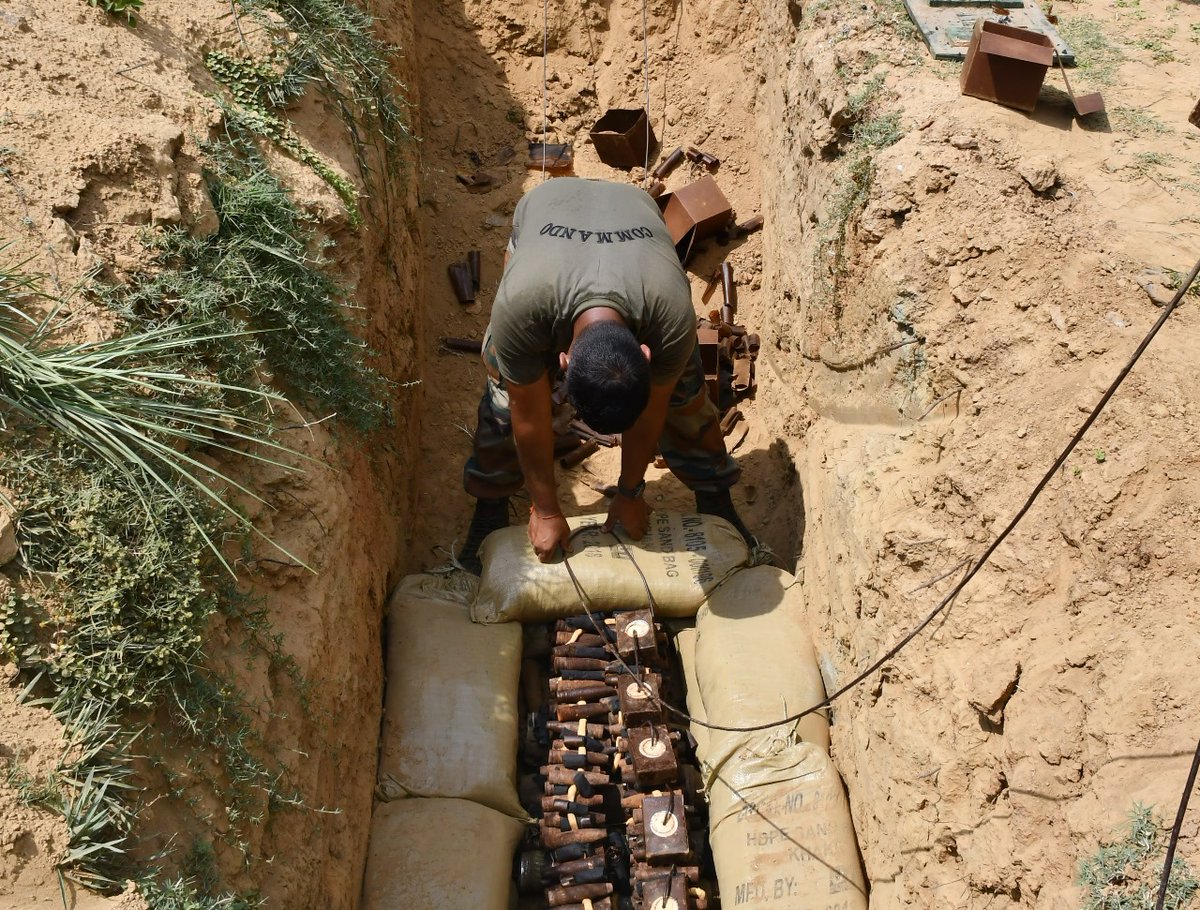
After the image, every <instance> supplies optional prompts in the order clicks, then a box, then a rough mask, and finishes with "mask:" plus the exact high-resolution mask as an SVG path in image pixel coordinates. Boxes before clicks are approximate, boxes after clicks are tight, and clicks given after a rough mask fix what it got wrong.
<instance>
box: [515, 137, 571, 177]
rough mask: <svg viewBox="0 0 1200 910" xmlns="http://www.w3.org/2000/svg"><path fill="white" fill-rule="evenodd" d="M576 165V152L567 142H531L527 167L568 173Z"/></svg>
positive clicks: (556, 172)
mask: <svg viewBox="0 0 1200 910" xmlns="http://www.w3.org/2000/svg"><path fill="white" fill-rule="evenodd" d="M574 166H575V154H574V152H573V151H572V150H571V146H570V145H568V144H567V143H565V142H531V143H529V159H528V160H527V161H526V162H525V167H526V168H528V169H529V170H531V171H541V170H544V171H547V172H548V173H551V174H555V175H562V174H568V173H570V171H571V168H572V167H574Z"/></svg>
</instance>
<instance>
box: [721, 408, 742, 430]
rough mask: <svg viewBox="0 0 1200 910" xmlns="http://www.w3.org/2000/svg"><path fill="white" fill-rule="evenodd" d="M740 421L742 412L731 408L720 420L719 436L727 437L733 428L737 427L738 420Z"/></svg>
mask: <svg viewBox="0 0 1200 910" xmlns="http://www.w3.org/2000/svg"><path fill="white" fill-rule="evenodd" d="M741 419H742V412H741V411H739V410H738V409H737V408H733V409H731V410H730V411H729V413H728V414H726V415H725V416H724V417H722V418H721V435H722V436H728V435H729V434H730V433H732V432H733V428H734V427H735V426H737V423H738V421H739V420H741Z"/></svg>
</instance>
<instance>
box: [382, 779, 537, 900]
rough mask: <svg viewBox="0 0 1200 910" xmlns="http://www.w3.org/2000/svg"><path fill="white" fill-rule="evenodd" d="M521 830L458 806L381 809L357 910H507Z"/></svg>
mask: <svg viewBox="0 0 1200 910" xmlns="http://www.w3.org/2000/svg"><path fill="white" fill-rule="evenodd" d="M524 827H525V826H524V825H523V824H522V823H521V822H519V821H516V820H515V819H512V818H509V817H508V816H507V815H503V814H501V813H499V812H496V811H495V810H493V809H489V808H487V807H486V806H480V805H478V804H477V803H473V802H469V801H468V800H463V799H402V800H397V801H396V802H391V803H381V804H379V806H378V807H377V808H376V809H375V815H374V817H373V818H372V821H371V845H370V849H369V851H368V853H367V870H366V876H365V878H364V885H363V905H362V906H363V910H455V908H463V910H466V908H470V910H508V907H509V895H510V892H511V890H512V884H511V876H512V862H513V855H514V854H515V853H516V850H517V844H518V843H519V841H520V839H521V833H522V831H523V829H524Z"/></svg>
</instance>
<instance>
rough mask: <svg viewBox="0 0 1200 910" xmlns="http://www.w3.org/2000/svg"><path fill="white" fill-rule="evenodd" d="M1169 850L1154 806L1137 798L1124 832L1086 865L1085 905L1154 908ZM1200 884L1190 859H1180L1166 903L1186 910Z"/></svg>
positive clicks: (1109, 909)
mask: <svg viewBox="0 0 1200 910" xmlns="http://www.w3.org/2000/svg"><path fill="white" fill-rule="evenodd" d="M1164 853H1165V846H1164V844H1163V837H1162V828H1161V826H1160V825H1159V824H1158V823H1157V822H1156V821H1155V820H1154V818H1153V815H1152V812H1151V809H1150V807H1149V806H1144V805H1142V804H1141V803H1135V804H1134V806H1133V809H1132V810H1131V811H1130V813H1129V821H1128V824H1127V827H1126V832H1125V835H1124V837H1122V838H1121V839H1120V840H1117V841H1114V842H1112V843H1108V844H1102V845H1101V846H1100V849H1099V850H1097V851H1096V853H1095V854H1094V855H1093V856H1091V857H1089V858H1088V859H1086V860H1084V861H1083V862H1082V863H1081V864H1080V866H1079V884H1080V885H1081V886H1082V887H1083V889H1084V892H1085V893H1084V899H1083V904H1082V908H1081V910H1151V908H1153V906H1154V901H1155V898H1156V896H1157V889H1158V877H1159V871H1160V869H1161V868H1162V863H1163V857H1164ZM1198 888H1200V882H1197V880H1196V878H1195V877H1194V876H1193V875H1192V871H1191V869H1189V868H1188V865H1187V863H1185V862H1184V861H1183V860H1181V859H1179V858H1176V859H1175V862H1174V864H1173V865H1172V869H1171V880H1170V883H1169V884H1168V886H1167V895H1166V901H1165V903H1164V906H1165V907H1167V908H1168V910H1183V908H1185V907H1187V906H1189V905H1190V904H1191V902H1192V898H1193V897H1195V895H1196V891H1197V889H1198Z"/></svg>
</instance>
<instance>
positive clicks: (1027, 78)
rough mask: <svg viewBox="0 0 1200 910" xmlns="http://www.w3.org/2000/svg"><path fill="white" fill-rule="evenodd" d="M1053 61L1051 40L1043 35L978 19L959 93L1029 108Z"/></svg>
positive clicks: (1033, 105)
mask: <svg viewBox="0 0 1200 910" xmlns="http://www.w3.org/2000/svg"><path fill="white" fill-rule="evenodd" d="M1053 62H1054V42H1053V41H1052V40H1051V39H1050V38H1049V37H1047V36H1046V35H1043V34H1040V33H1038V32H1032V31H1029V29H1024V28H1015V27H1014V26H1011V25H1001V24H1000V23H999V22H989V21H986V20H984V19H978V20H976V22H975V30H974V32H973V33H972V34H971V44H970V47H968V48H967V59H966V61H965V62H964V63H963V69H962V78H961V81H960V84H961V88H962V93H963V94H964V95H971V96H972V97H975V98H983V99H984V100H985V101H995V102H996V103H997V104H1003V105H1006V106H1007V107H1015V108H1016V109H1017V110H1019V111H1032V110H1033V109H1034V108H1036V107H1037V101H1038V94H1039V93H1040V92H1041V90H1042V83H1043V82H1044V81H1045V79H1046V70H1047V69H1049V68H1050V64H1051V63H1053Z"/></svg>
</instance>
